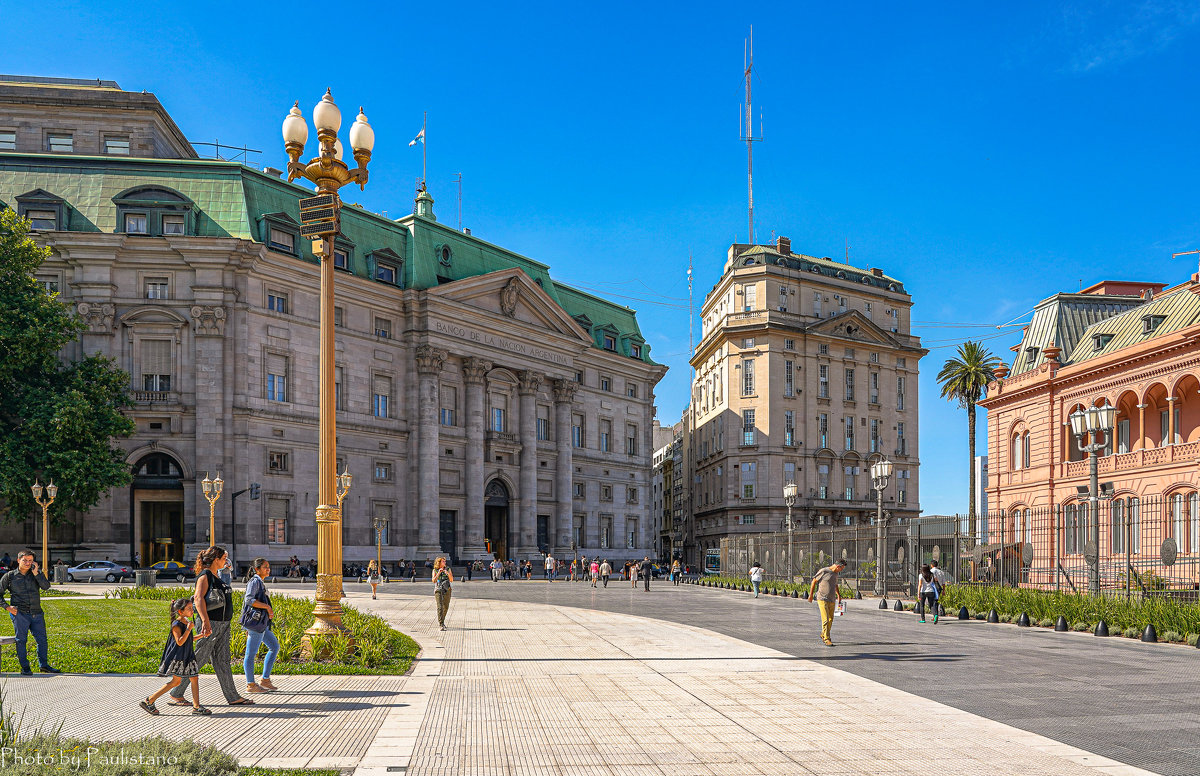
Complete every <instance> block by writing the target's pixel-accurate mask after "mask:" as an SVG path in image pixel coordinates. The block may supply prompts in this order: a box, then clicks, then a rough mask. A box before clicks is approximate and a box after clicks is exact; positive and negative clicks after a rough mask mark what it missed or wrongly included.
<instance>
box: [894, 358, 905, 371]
mask: <svg viewBox="0 0 1200 776" xmlns="http://www.w3.org/2000/svg"><path fill="white" fill-rule="evenodd" d="M907 365H908V360H907V359H903V358H898V359H896V368H897V369H904V368H905V367H906V366H907Z"/></svg>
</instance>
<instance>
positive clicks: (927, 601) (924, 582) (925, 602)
mask: <svg viewBox="0 0 1200 776" xmlns="http://www.w3.org/2000/svg"><path fill="white" fill-rule="evenodd" d="M940 595H941V590H940V589H939V585H938V583H937V579H936V578H935V577H934V576H933V571H931V570H930V568H929V566H927V565H926V566H922V567H921V573H920V574H919V575H918V576H917V605H918V606H920V607H921V622H925V613H926V612H928V611H929V610H930V609H932V610H933V622H934V624H935V625H936V624H937V621H938V598H939V597H940Z"/></svg>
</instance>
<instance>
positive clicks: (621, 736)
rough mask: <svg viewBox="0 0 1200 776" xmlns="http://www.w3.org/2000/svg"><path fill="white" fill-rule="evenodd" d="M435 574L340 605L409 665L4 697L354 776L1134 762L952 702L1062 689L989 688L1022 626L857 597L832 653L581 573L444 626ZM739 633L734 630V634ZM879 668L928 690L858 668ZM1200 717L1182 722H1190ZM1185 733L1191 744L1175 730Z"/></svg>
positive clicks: (14, 689) (99, 724)
mask: <svg viewBox="0 0 1200 776" xmlns="http://www.w3.org/2000/svg"><path fill="white" fill-rule="evenodd" d="M427 588H428V585H426V584H416V585H411V584H408V583H394V584H388V585H385V586H383V588H381V593H382V594H381V595H380V599H379V600H378V601H372V600H371V599H370V595H369V592H363V591H361V590H360V588H359V586H358V585H354V584H349V585H348V589H349V592H348V597H349V599H350V603H352V604H353V605H355V606H358V607H360V608H362V609H364V610H368V611H374V612H376V613H378V614H380V615H381V616H384V617H385V618H387V619H388V620H389V621H390V622H391V623H392V624H393V625H394V626H395V627H397V628H399V629H400V630H403V631H404V632H406V633H409V634H410V635H412V636H413V637H414V638H415V639H417V641H418V642H419V643H420V644H421V647H422V650H423V651H422V655H421V659H420V660H419V661H418V662H417V663H416V664H415V667H414V669H413V671H412V672H411V673H410V674H409V675H408V676H404V677H290V676H279V677H278V678H277V683H278V684H279V685H280V687H281V688H283V692H280V693H276V694H271V695H262V696H256V699H257V700H259V704H258V705H256V706H254V707H250V708H240V707H238V708H230V707H227V706H225V705H224V704H223V702H222V700H221V699H220V697H219V692H218V691H217V688H216V682H215V680H214V679H213V678H212V677H211V676H208V677H204V678H202V680H201V685H202V700H203V701H204V702H205V703H206V704H208V705H211V707H212V708H213V710H214V715H213V716H212V717H209V718H204V719H199V718H195V717H192V716H190V715H189V714H187V711H188V710H187V709H175V708H172V707H165V706H164V707H163V715H162V716H161V717H157V718H155V717H149V716H148V715H145V714H144V713H142V712H141V711H140V710H139V709H137V707H136V705H135V703H136V700H137V698H138V697H139V696H140V695H142V694H144V693H145V692H146V691H147V690H149V689H153V688H154V687H157V686H158V684H159V681H160V680H159V679H158V678H157V677H150V676H70V675H63V676H53V677H51V676H40V675H39V676H36V677H33V678H21V677H11V676H9V677H8V678H6V679H5V680H4V682H3V690H4V692H5V695H6V703H7V704H11V706H10V708H15V709H20V708H21V707H22V706H24V707H25V714H26V720H27V722H31V723H35V724H36V723H38V722H43V721H50V720H53V721H55V722H58V721H62V722H63V728H64V732H66V733H67V734H72V735H88V736H93V737H114V738H116V737H119V738H130V737H136V736H139V735H146V734H156V733H158V734H162V735H166V736H169V737H172V738H192V739H194V740H197V741H202V742H205V743H212V744H216V745H219V746H221V747H223V748H225V749H227V750H229V751H230V752H232V753H233V754H235V755H236V756H237V757H238V758H239V759H240V760H241V761H242V762H243V763H244V764H261V765H270V766H279V767H284V766H286V767H304V766H307V767H341V768H345V769H351V768H357V770H356V771H355V772H356V774H358V775H359V776H376V775H378V776H384V774H389V773H407V774H409V775H410V776H412V775H414V774H417V775H419V776H431V775H434V774H445V775H446V776H449V775H450V774H480V776H493V775H495V776H500V775H501V774H503V775H504V776H509V775H511V776H517V775H518V774H519V775H522V776H523V775H526V774H528V775H529V776H534V775H537V776H543V775H545V776H548V775H549V774H562V775H563V776H567V775H568V774H570V775H571V776H575V775H577V774H582V775H583V776H590V775H592V774H594V775H595V776H600V775H601V774H604V775H605V776H607V775H608V774H635V773H636V774H638V775H639V776H642V775H643V774H670V775H671V776H688V775H689V774H696V776H700V775H702V774H703V775H707V774H730V775H731V776H735V775H736V776H744V774H763V775H764V776H776V775H778V776H786V775H788V774H806V775H807V774H833V775H836V774H872V775H874V774H913V775H914V776H916V775H917V774H922V776H923V775H924V774H929V773H955V774H996V775H997V776H999V775H1000V774H1047V775H1050V774H1055V775H1057V774H1065V775H1066V776H1072V775H1073V774H1079V775H1080V776H1083V775H1085V774H1090V775H1092V776H1095V774H1110V775H1111V776H1121V775H1123V774H1129V775H1132V774H1141V773H1147V771H1142V770H1140V769H1138V768H1135V767H1131V766H1129V765H1124V764H1122V763H1123V762H1128V760H1123V759H1122V758H1112V759H1110V758H1109V757H1105V756H1102V755H1101V754H1099V753H1094V752H1095V750H1094V749H1089V748H1086V747H1081V746H1079V745H1078V744H1077V743H1075V742H1074V741H1070V740H1065V738H1064V737H1063V736H1061V735H1051V736H1050V737H1044V736H1043V735H1039V734H1038V733H1036V732H1030V728H1033V727H1034V725H1032V724H1022V725H1015V724H1012V723H1008V724H1006V722H1007V721H1006V720H1005V721H998V720H997V719H995V718H989V717H998V716H1000V714H987V713H984V714H977V713H971V712H969V711H966V710H963V708H962V706H963V705H964V698H963V696H964V695H965V694H966V691H965V690H964V688H963V687H962V685H961V682H960V678H961V677H960V676H959V674H960V673H961V672H962V671H963V670H965V669H966V667H965V666H964V664H969V663H970V662H972V661H979V662H978V663H977V664H976V665H975V666H974V667H973V668H971V669H970V670H969V671H968V673H969V674H972V675H977V676H978V677H979V680H980V688H979V690H978V692H979V693H981V694H982V695H985V696H987V695H991V696H993V697H995V698H996V699H997V701H998V705H997V709H1000V710H1001V711H1002V712H1003V713H1005V714H1007V713H1008V711H1006V710H1007V709H1010V708H1012V706H1013V704H1014V703H1016V704H1018V705H1019V704H1020V703H1021V702H1023V703H1025V704H1026V708H1027V710H1028V711H1029V717H1028V719H1029V720H1033V721H1036V720H1038V719H1043V718H1050V717H1052V716H1053V715H1054V714H1055V712H1056V711H1057V709H1056V706H1055V701H1054V699H1053V698H1052V697H1050V695H1049V694H1047V693H1044V692H1043V691H1041V690H1040V689H1039V688H1040V687H1042V686H1043V684H1042V681H1041V680H1040V679H1038V678H1037V677H1044V678H1045V677H1047V675H1048V672H1050V671H1053V670H1056V669H1057V668H1061V666H1058V664H1057V663H1052V664H1051V665H1049V666H1042V665H1040V664H1027V665H1026V666H1025V669H1026V670H1029V671H1036V674H1035V678H1034V679H1033V680H1031V681H1029V682H1027V683H1025V684H1023V685H1021V684H1019V685H1015V686H1009V687H1005V688H1004V692H1000V689H999V688H1000V684H1001V680H1002V678H1003V677H1005V676H1007V673H1005V671H1006V670H1007V669H1004V670H1001V669H997V668H996V667H995V666H992V665H989V664H987V663H984V662H982V660H983V658H982V657H977V654H978V652H979V651H980V649H981V648H980V645H979V644H978V642H979V641H980V640H987V639H989V638H990V639H991V640H992V647H991V653H990V654H991V661H992V662H993V663H999V664H1003V665H1007V664H1008V663H1010V662H1021V661H1024V660H1025V659H1026V657H1027V655H1026V653H1025V652H1022V651H1021V650H1020V649H1019V648H1018V646H1017V644H1018V642H1019V641H1020V640H1022V639H1023V640H1025V641H1026V642H1028V643H1034V644H1036V648H1037V649H1050V648H1051V647H1052V646H1054V645H1052V644H1051V643H1050V640H1051V639H1053V638H1054V637H1055V636H1054V635H1052V634H1040V633H1030V632H1021V633H1017V631H1016V629H1015V628H1000V627H999V626H990V630H989V626H984V625H982V624H977V623H963V624H958V623H949V622H947V623H946V624H945V626H943V625H939V626H937V630H936V631H935V630H934V629H932V628H928V629H925V630H921V631H918V630H916V628H917V626H916V625H915V623H914V622H913V621H912V618H911V617H905V616H903V615H892V614H890V613H889V614H885V613H879V612H877V611H875V610H873V609H870V608H868V606H871V604H869V603H868V602H853V603H852V604H851V610H850V613H849V615H848V616H847V617H846V618H844V619H840V620H839V621H838V622H837V625H836V628H835V632H834V637H835V640H836V641H838V642H839V646H838V647H835V648H833V649H827V648H825V647H824V646H821V645H820V643H819V641H817V640H816V627H817V618H816V613H815V611H814V608H813V607H812V606H811V605H804V604H801V603H800V602H794V601H790V600H787V601H785V600H781V599H769V598H764V599H759V600H757V601H754V600H752V599H750V598H749V597H748V596H745V595H735V594H733V593H728V592H723V591H715V590H709V589H702V588H697V587H690V586H684V587H677V588H676V587H671V586H669V585H657V586H656V588H655V589H654V590H653V591H652V592H651V593H644V592H642V591H641V590H640V589H638V590H631V589H630V588H629V586H628V583H626V584H625V585H612V586H610V587H609V589H607V590H603V589H601V590H597V591H594V592H593V591H592V589H591V588H590V587H589V586H587V585H584V584H578V583H577V584H568V583H556V584H551V585H548V584H545V583H541V582H522V583H516V582H500V583H492V582H488V581H474V582H470V583H461V582H460V583H459V584H458V585H456V588H455V598H454V601H453V603H452V605H451V613H450V617H449V619H448V625H449V629H448V630H447V631H445V632H442V631H439V630H438V629H437V627H436V623H435V619H434V613H433V600H432V596H431V595H430V594H429V591H428V589H427ZM291 590H292V588H289V587H285V586H283V585H280V586H279V589H278V592H279V593H286V592H289V591H291ZM302 590H303V589H302V588H301V589H297V590H296V591H295V592H297V593H299V592H301V591H302ZM48 605H50V606H52V605H53V602H49V603H48ZM671 612H673V614H670V616H668V613H671ZM738 629H744V630H745V631H746V632H745V633H744V634H743V635H744V636H745V637H743V638H739V637H737V636H735V635H731V634H730V633H728V632H726V631H734V630H738ZM797 633H800V634H803V638H804V639H805V640H804V641H798V640H796V634H797ZM1057 638H1058V644H1059V645H1061V647H1062V649H1063V651H1064V652H1070V653H1071V654H1074V655H1075V656H1076V657H1075V659H1074V660H1073V661H1068V662H1071V663H1073V665H1074V673H1080V672H1081V671H1084V670H1088V671H1090V670H1091V669H1090V668H1089V667H1088V666H1089V665H1090V663H1091V657H1090V655H1091V650H1094V649H1095V647H1092V646H1091V645H1092V643H1093V642H1095V641H1096V640H1095V639H1094V637H1082V636H1076V635H1064V634H1057ZM1089 639H1090V641H1089ZM939 640H940V641H942V642H943V643H944V644H946V646H945V647H944V648H937V647H936V644H937V643H938V641H939ZM808 642H812V643H815V644H816V645H817V647H819V649H817V647H812V646H809V644H808ZM777 643H778V644H783V643H790V648H789V649H781V648H779V646H777ZM1076 644H1078V645H1079V646H1078V647H1076V646H1075V645H1076ZM1102 649H1104V650H1111V651H1112V653H1113V656H1112V657H1110V659H1109V663H1108V664H1107V670H1115V666H1117V665H1122V666H1124V669H1123V671H1122V672H1121V673H1122V674H1124V673H1129V672H1130V669H1129V667H1128V666H1129V665H1130V661H1131V660H1132V659H1135V658H1138V659H1144V658H1150V659H1155V663H1154V664H1155V666H1157V665H1159V664H1160V662H1161V661H1160V660H1157V658H1162V659H1163V660H1165V661H1166V662H1168V663H1169V662H1170V661H1172V660H1174V659H1176V658H1175V654H1176V652H1178V653H1180V654H1184V652H1183V650H1177V649H1175V648H1171V647H1165V646H1162V647H1157V648H1156V647H1153V646H1150V645H1146V646H1142V645H1137V644H1134V643H1132V642H1123V641H1122V642H1117V641H1116V640H1114V641H1111V642H1106V643H1105V644H1104V645H1103V647H1102ZM1081 650H1082V651H1081ZM1143 650H1157V651H1152V652H1144V651H1143ZM797 652H804V653H806V654H803V655H799V654H795V653H797ZM1186 655H1187V657H1189V658H1190V657H1192V656H1193V655H1194V651H1191V652H1186ZM1080 656H1086V657H1087V659H1086V660H1082V661H1081V660H1080V659H1079V657H1080ZM814 658H816V659H814ZM1080 663H1084V664H1085V665H1084V666H1082V667H1081V666H1080ZM868 664H880V665H881V666H882V668H880V669H876V668H866V666H867V665H868ZM885 669H886V670H885ZM876 670H878V671H879V672H880V673H882V674H886V675H889V676H890V677H891V678H892V679H895V678H897V677H898V676H901V675H903V676H906V677H908V678H907V679H906V680H905V681H906V682H908V681H912V682H916V683H918V684H921V685H923V686H924V688H925V689H924V691H922V692H911V691H909V690H907V689H906V688H904V687H898V686H895V685H897V684H900V683H899V682H896V681H879V680H878V679H877V678H876V677H872V676H868V675H867V674H869V673H871V672H873V671H876ZM1146 670H1155V669H1146ZM1137 673H1139V674H1140V675H1141V676H1142V681H1143V682H1152V681H1154V680H1153V678H1152V677H1147V675H1146V671H1144V670H1142V669H1141V668H1140V667H1139V669H1138V671H1137ZM1183 676H1184V675H1178V678H1179V681H1178V682H1176V684H1175V686H1176V688H1179V686H1180V685H1181V684H1184V683H1185V680H1184V679H1183V678H1182V677H1183ZM913 677H916V678H915V679H914V678H913ZM1057 681H1059V682H1063V681H1068V679H1067V675H1066V674H1063V675H1060V676H1058V677H1057ZM1190 681H1191V680H1190V679H1188V680H1186V682H1190ZM1160 689H1163V690H1165V689H1166V688H1160ZM1000 696H1003V699H1002V700H1003V702H1002V703H1000V702H999V701H1000V700H1001V697H1000ZM1009 696H1016V697H1017V698H1018V699H1019V700H1018V701H1014V700H1013V699H1012V698H1011V697H1009ZM1094 705H1096V708H1095V712H1096V714H1095V716H1094V717H1093V718H1094V719H1096V720H1097V721H1096V722H1094V723H1093V724H1094V726H1095V727H1097V728H1100V727H1108V726H1109V725H1110V717H1112V716H1113V715H1114V710H1113V709H1111V708H1107V709H1105V708H1103V707H1101V706H1099V705H1098V704H1094ZM1085 711H1086V710H1085V709H1081V710H1080V712H1079V715H1078V716H1082V715H1083V713H1084V712H1085ZM68 712H70V713H69V714H68ZM1138 713H1140V714H1143V715H1145V714H1147V713H1149V712H1148V710H1147V709H1140V710H1138ZM1182 715H1184V713H1183V712H1182V711H1180V712H1176V714H1175V715H1173V717H1171V718H1172V719H1173V724H1174V725H1175V726H1176V727H1180V728H1182V727H1184V726H1185V725H1186V724H1188V723H1189V720H1187V719H1183V718H1180V717H1181V716H1182ZM1167 718H1168V715H1164V716H1163V720H1165V719H1167ZM1142 719H1143V723H1145V721H1146V720H1148V719H1150V718H1148V717H1142ZM1191 722H1193V723H1194V718H1193V719H1192V720H1191ZM1021 728H1026V729H1021ZM1192 728H1193V732H1189V733H1188V734H1187V736H1195V733H1194V728H1195V725H1194V724H1192ZM1170 729H1174V728H1170ZM1055 730H1056V731H1058V732H1059V733H1061V732H1063V731H1064V730H1065V731H1066V732H1067V733H1070V732H1071V731H1072V730H1073V728H1072V727H1071V726H1067V727H1065V728H1063V727H1061V726H1060V727H1058V728H1055ZM1110 730H1113V729H1112V728H1110ZM1149 732H1155V731H1153V730H1152V731H1149ZM1123 736H1124V733H1123V731H1116V732H1110V733H1109V734H1108V737H1109V738H1110V739H1121V738H1123ZM1182 742H1183V743H1184V744H1185V745H1188V746H1190V743H1189V741H1188V739H1187V737H1186V736H1185V737H1184V738H1183V739H1182ZM1164 743H1169V741H1168V740H1167V738H1166V735H1165V734H1164ZM1192 751H1193V752H1194V751H1195V750H1194V749H1193V750H1192ZM1178 757H1179V756H1178V755H1174V754H1173V755H1171V756H1170V757H1169V758H1168V759H1169V760H1171V761H1172V762H1173V761H1174V760H1178ZM1172 758H1173V759H1172ZM1151 770H1152V771H1156V772H1159V773H1184V772H1188V773H1195V772H1196V771H1195V770H1191V771H1184V770H1179V769H1172V768H1170V767H1154V768H1152V769H1151Z"/></svg>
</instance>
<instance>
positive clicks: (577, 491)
mask: <svg viewBox="0 0 1200 776" xmlns="http://www.w3.org/2000/svg"><path fill="white" fill-rule="evenodd" d="M571 489H572V490H573V491H574V495H575V498H584V497H585V496H586V494H587V483H585V482H573V483H571Z"/></svg>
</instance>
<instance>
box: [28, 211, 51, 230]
mask: <svg viewBox="0 0 1200 776" xmlns="http://www.w3.org/2000/svg"><path fill="white" fill-rule="evenodd" d="M25 217H26V218H28V219H29V223H30V226H32V227H33V228H34V229H38V230H41V231H46V232H53V231H54V230H56V229H58V213H56V212H55V211H53V210H29V211H27V212H26V213H25Z"/></svg>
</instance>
